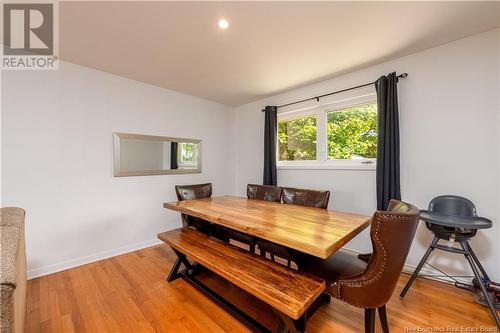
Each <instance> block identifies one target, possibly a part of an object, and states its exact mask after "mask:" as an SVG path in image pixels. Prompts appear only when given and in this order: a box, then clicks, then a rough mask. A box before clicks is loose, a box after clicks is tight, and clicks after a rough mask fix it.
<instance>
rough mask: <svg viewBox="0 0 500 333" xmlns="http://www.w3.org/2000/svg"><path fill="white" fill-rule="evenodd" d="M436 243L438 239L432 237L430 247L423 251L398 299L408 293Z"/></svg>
mask: <svg viewBox="0 0 500 333" xmlns="http://www.w3.org/2000/svg"><path fill="white" fill-rule="evenodd" d="M438 241H439V238H437V237H434V239H433V240H432V243H431V245H430V246H429V248H428V249H427V251H425V254H424V256H423V257H422V260H420V262H419V263H418V265H417V268H415V271H414V272H413V274H412V275H411V277H410V279H409V280H408V282H406V286H405V287H404V288H403V291H401V294H399V297H400V298H404V297H405V295H406V293H407V292H408V289H410V287H411V285H412V283H413V281H415V279H416V278H417V276H418V273H419V272H420V270H421V269H422V267H423V266H424V264H425V262H426V261H427V258H429V256H430V254H431V252H432V251H434V245H436V244H437V242H438Z"/></svg>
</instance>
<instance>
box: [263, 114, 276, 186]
mask: <svg viewBox="0 0 500 333" xmlns="http://www.w3.org/2000/svg"><path fill="white" fill-rule="evenodd" d="M277 111H278V107H276V106H266V108H265V109H264V113H265V117H266V120H265V123H264V180H263V184H264V185H277V183H278V180H277V175H276V137H277V133H276V132H277V131H278V115H277Z"/></svg>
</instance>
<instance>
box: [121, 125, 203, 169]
mask: <svg viewBox="0 0 500 333" xmlns="http://www.w3.org/2000/svg"><path fill="white" fill-rule="evenodd" d="M113 160H114V175H115V177H124V176H148V175H169V174H180V173H182V174H186V173H201V140H195V139H183V138H171V137H166V136H152V135H141V134H129V133H114V155H113Z"/></svg>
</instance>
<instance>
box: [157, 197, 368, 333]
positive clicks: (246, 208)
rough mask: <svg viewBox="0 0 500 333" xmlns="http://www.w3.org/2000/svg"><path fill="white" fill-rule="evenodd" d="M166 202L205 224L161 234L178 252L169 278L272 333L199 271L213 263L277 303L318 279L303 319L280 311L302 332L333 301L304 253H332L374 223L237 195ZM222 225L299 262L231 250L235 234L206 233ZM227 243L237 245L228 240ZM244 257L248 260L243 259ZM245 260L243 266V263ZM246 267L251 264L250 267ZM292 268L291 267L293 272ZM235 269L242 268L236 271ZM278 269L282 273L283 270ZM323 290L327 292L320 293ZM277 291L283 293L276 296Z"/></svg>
mask: <svg viewBox="0 0 500 333" xmlns="http://www.w3.org/2000/svg"><path fill="white" fill-rule="evenodd" d="M163 207H164V208H166V209H169V210H174V211H177V212H180V213H181V214H186V215H189V216H192V217H195V218H197V220H198V222H199V221H201V223H202V224H201V226H200V225H199V224H197V228H199V231H201V232H200V233H195V231H193V230H192V228H193V227H194V225H193V226H191V227H189V226H184V228H181V229H176V230H172V231H169V232H165V233H161V234H159V235H158V237H159V238H160V239H161V240H163V241H165V242H166V243H167V244H169V245H170V246H171V247H172V249H173V250H174V252H175V253H176V254H177V256H178V258H177V260H176V263H175V264H174V265H173V266H172V269H171V271H170V273H169V274H168V277H167V281H169V282H172V281H174V280H175V279H177V278H178V277H182V278H183V279H184V280H185V281H186V282H188V283H189V284H191V285H192V286H193V287H195V288H196V289H198V290H199V291H201V292H202V293H204V294H205V295H206V296H207V297H209V298H210V299H211V300H213V301H214V302H216V303H217V304H218V305H219V306H221V307H223V308H224V309H225V310H226V311H227V312H229V313H231V314H232V315H233V316H235V317H236V318H237V319H238V320H240V321H241V322H242V323H244V324H245V325H246V326H248V327H250V328H251V330H252V331H255V332H268V330H267V329H266V328H264V327H263V326H262V325H261V324H260V323H259V322H258V321H256V320H255V319H254V318H252V317H250V316H248V315H247V314H246V313H245V312H244V311H242V310H241V309H239V308H238V307H236V306H235V305H234V304H232V303H231V302H229V301H228V300H226V299H225V298H224V297H222V296H221V295H220V294H219V293H218V292H216V291H215V290H212V289H211V288H210V287H209V286H207V285H205V284H204V283H203V282H202V281H200V280H199V279H197V278H196V276H197V275H198V274H200V272H203V270H205V269H206V268H207V267H209V268H210V270H212V271H214V272H216V274H218V275H221V276H224V277H225V278H227V279H229V280H230V282H232V283H234V284H236V285H238V286H239V287H241V288H243V289H244V290H246V291H251V294H252V295H254V296H257V297H258V298H259V299H261V300H263V301H266V302H267V303H268V304H274V306H277V307H280V304H281V306H283V304H284V303H283V301H277V300H278V299H280V298H281V297H285V298H286V297H293V295H294V294H293V293H292V294H288V293H285V294H283V290H288V289H287V288H289V287H287V285H289V284H290V283H294V281H295V282H297V281H300V279H306V280H307V281H313V282H310V283H312V285H313V286H314V288H313V289H314V290H315V291H314V293H313V294H311V291H308V292H307V294H306V295H307V296H306V297H307V299H308V300H309V301H308V302H307V303H304V305H303V306H301V307H300V309H299V308H297V309H296V310H297V311H302V312H303V314H302V315H301V316H300V318H297V319H294V320H292V321H289V320H290V318H288V317H286V316H285V317H283V313H282V312H280V311H278V312H277V313H278V315H279V316H280V318H282V320H283V322H288V323H289V324H287V325H288V327H289V328H290V327H291V328H292V331H294V332H295V328H299V329H298V330H297V331H298V332H299V331H300V332H302V331H304V330H305V322H306V320H307V318H309V317H310V316H312V314H313V313H314V312H315V311H316V310H317V309H318V308H319V307H320V306H321V304H322V303H325V302H327V303H328V302H329V300H330V296H329V295H328V294H325V293H324V292H323V293H322V292H321V288H323V289H324V288H325V287H324V281H322V280H321V281H319V280H317V279H318V278H316V277H314V276H312V277H307V276H308V274H307V273H303V272H301V269H300V263H299V261H300V260H303V259H304V258H306V260H307V256H315V257H318V258H322V259H326V258H328V257H329V256H331V255H332V254H333V253H335V252H336V251H338V250H339V249H340V248H342V247H343V246H344V245H345V244H346V243H347V242H349V241H350V240H351V239H353V238H354V237H355V236H356V235H358V234H359V233H360V232H361V231H363V230H364V229H366V228H367V227H368V226H369V225H370V224H371V217H370V216H365V215H360V214H354V213H349V212H342V211H337V210H327V209H323V208H315V207H306V206H300V205H291V204H284V203H279V202H270V201H265V200H256V199H247V198H242V197H237V196H218V197H210V198H203V199H193V200H183V201H175V202H166V203H164V204H163ZM183 220H189V219H183ZM204 223H207V224H214V225H216V226H217V228H212V227H209V228H205V227H206V226H207V225H204ZM195 229H196V227H195ZM220 229H222V230H224V229H232V230H235V231H238V232H240V233H244V234H246V235H248V236H251V237H252V238H254V239H256V240H265V241H267V242H271V243H273V244H275V245H277V246H278V247H283V248H286V249H288V250H291V251H292V252H294V253H295V254H296V255H297V257H296V258H297V259H299V260H297V261H295V263H296V266H297V267H296V270H294V269H292V268H288V267H284V266H281V264H280V263H277V262H273V261H272V260H267V259H266V258H265V257H264V258H262V253H260V256H259V255H257V254H253V253H248V252H246V251H244V252H246V253H247V255H243V254H240V253H235V252H234V251H233V250H230V249H227V250H226V247H221V244H227V243H230V241H229V239H220V233H219V234H218V235H216V234H213V235H212V234H210V232H208V235H206V236H205V237H203V236H200V235H202V234H204V233H205V232H206V231H207V230H220ZM190 230H191V231H190ZM222 234H224V233H222ZM211 236H214V237H211ZM207 237H208V238H207ZM212 238H213V239H214V240H215V239H216V240H217V242H215V241H214V240H209V239H212ZM223 238H224V237H223ZM221 240H222V243H221ZM227 246H231V245H230V244H227ZM196 249H198V250H196ZM181 250H182V251H181ZM214 251H215V252H214ZM210 253H212V254H213V255H212V257H210ZM264 253H265V252H264ZM187 256H192V257H193V258H192V259H196V260H194V261H193V263H194V264H193V263H191V262H189V261H188V260H187ZM235 258H240V259H235ZM243 258H244V259H243ZM263 260H264V261H263ZM244 261H246V262H247V264H243V262H244ZM235 262H237V263H238V265H237V266H238V267H235V266H234V263H235ZM181 263H183V264H184V266H185V267H186V270H184V271H183V272H182V273H179V269H180V265H181ZM200 263H201V265H200ZM195 265H196V266H195ZM240 265H243V266H242V267H240ZM276 265H277V266H276ZM243 267H246V269H245V268H243ZM279 267H282V268H279ZM263 268H265V271H263V270H262V269H263ZM259 269H260V273H257V272H256V271H258V270H259ZM287 269H291V270H290V271H287ZM200 270H201V271H200ZM235 270H237V271H238V273H235ZM277 271H279V272H281V273H279V274H277V273H276V272H277ZM293 272H295V273H293ZM240 274H241V275H240ZM294 274H297V275H294ZM302 274H305V275H302ZM288 275H290V277H289V278H286V279H285V280H280V279H282V278H283V276H288ZM247 277H248V279H247ZM309 279H313V280H309ZM256 280H260V281H262V283H261V284H257V285H253V284H254V281H256ZM248 281H250V282H248ZM279 281H282V283H283V284H280V282H279ZM299 285H300V286H301V288H305V285H306V284H305V283H302V282H300V283H299ZM256 288H257V289H259V288H264V290H266V291H265V292H264V293H260V292H258V290H257V289H256ZM316 288H320V289H316ZM293 290H295V289H293ZM295 291H297V290H295ZM273 292H274V293H273ZM305 292H306V290H305V289H304V291H299V295H302V294H303V293H305ZM318 292H319V293H320V295H321V296H318V295H317V294H318ZM272 295H275V296H276V295H278V296H279V295H281V296H280V297H278V298H274V297H272ZM297 315H298V313H297ZM290 323H291V324H290Z"/></svg>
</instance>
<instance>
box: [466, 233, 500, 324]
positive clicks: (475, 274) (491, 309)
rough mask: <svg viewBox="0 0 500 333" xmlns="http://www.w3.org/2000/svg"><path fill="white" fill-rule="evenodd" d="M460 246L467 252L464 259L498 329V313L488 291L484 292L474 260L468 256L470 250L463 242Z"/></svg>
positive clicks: (499, 319)
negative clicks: (477, 283) (476, 281)
mask: <svg viewBox="0 0 500 333" xmlns="http://www.w3.org/2000/svg"><path fill="white" fill-rule="evenodd" d="M460 245H462V249H463V250H464V251H465V252H468V253H466V254H464V256H465V258H466V259H467V261H468V262H469V265H470V267H471V268H472V272H473V273H474V276H475V277H476V279H477V280H478V282H479V287H480V288H481V292H482V293H483V296H484V298H485V300H486V303H488V307H489V308H490V311H491V314H492V315H493V319H494V320H495V323H496V324H497V327H498V328H500V318H499V317H498V313H497V311H496V309H495V304H493V302H492V301H491V298H490V297H489V296H488V291H487V290H486V286H485V285H484V283H483V280H482V278H481V275H480V274H479V271H478V269H477V267H476V265H475V263H474V260H473V258H472V256H471V255H470V248H469V247H468V246H467V244H466V243H465V242H460Z"/></svg>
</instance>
